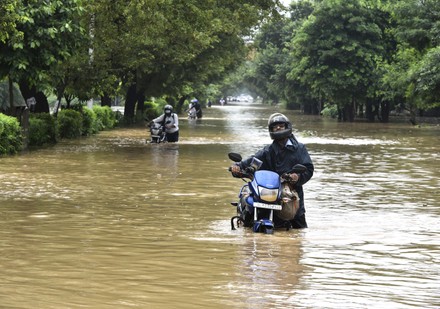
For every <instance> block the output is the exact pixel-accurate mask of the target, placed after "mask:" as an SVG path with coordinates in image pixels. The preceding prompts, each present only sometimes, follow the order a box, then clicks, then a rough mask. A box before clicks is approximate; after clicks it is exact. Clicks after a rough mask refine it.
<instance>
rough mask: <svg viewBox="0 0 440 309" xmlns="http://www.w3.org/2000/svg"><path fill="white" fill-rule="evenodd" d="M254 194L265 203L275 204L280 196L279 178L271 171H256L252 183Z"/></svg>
mask: <svg viewBox="0 0 440 309" xmlns="http://www.w3.org/2000/svg"><path fill="white" fill-rule="evenodd" d="M252 187H253V189H254V192H257V193H258V195H259V197H260V199H261V200H263V201H266V202H275V201H276V200H277V199H278V198H279V195H280V187H281V183H280V176H278V174H277V173H275V172H272V171H257V172H255V175H254V180H253V181H252Z"/></svg>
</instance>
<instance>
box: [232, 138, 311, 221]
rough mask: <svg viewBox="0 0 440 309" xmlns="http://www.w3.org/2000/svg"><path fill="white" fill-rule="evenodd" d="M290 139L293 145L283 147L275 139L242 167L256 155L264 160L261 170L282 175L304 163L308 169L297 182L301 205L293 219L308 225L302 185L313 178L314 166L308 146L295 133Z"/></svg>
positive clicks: (243, 165) (245, 162)
mask: <svg viewBox="0 0 440 309" xmlns="http://www.w3.org/2000/svg"><path fill="white" fill-rule="evenodd" d="M289 140H290V142H291V143H292V145H287V146H285V147H281V146H280V145H279V144H278V143H277V142H276V141H274V142H273V143H272V144H270V145H267V146H265V147H264V148H263V149H261V150H259V151H258V152H257V153H256V154H255V155H254V156H251V157H249V158H247V159H245V160H242V161H241V162H240V163H239V164H240V167H241V168H242V169H245V168H246V167H249V165H250V164H251V161H252V158H253V157H256V158H257V159H259V160H261V161H262V162H263V164H262V165H261V167H260V170H269V171H274V172H276V173H277V174H278V175H280V176H281V175H282V174H284V173H290V172H291V170H292V168H293V166H294V165H295V164H302V165H304V166H305V167H306V168H307V171H306V172H304V173H302V174H300V175H299V179H298V182H297V183H296V184H295V190H296V192H297V193H298V195H299V198H300V207H299V209H298V212H297V213H296V215H295V218H294V219H293V221H297V222H299V223H298V224H299V227H307V223H306V222H305V217H304V214H305V212H306V210H305V207H304V192H303V187H302V186H303V185H304V184H305V183H306V182H307V181H309V180H310V178H312V176H313V171H314V166H313V163H312V159H311V158H310V155H309V153H308V151H307V148H306V146H305V145H304V144H302V143H300V142H298V141H297V140H296V138H295V137H294V136H293V135H291V136H290V137H289ZM301 217H302V218H303V219H302V220H300V218H301ZM301 221H304V223H303V224H301V223H300V222H301ZM304 225H305V226H304Z"/></svg>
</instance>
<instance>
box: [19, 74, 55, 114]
mask: <svg viewBox="0 0 440 309" xmlns="http://www.w3.org/2000/svg"><path fill="white" fill-rule="evenodd" d="M19 86H20V91H21V94H22V95H23V97H24V99H25V100H26V101H27V100H28V99H30V98H34V99H35V101H36V102H35V105H32V106H29V108H30V110H31V112H34V113H49V102H48V101H47V97H46V95H45V94H44V93H43V92H41V91H37V89H36V87H35V86H32V87H31V86H30V85H29V83H28V82H27V81H23V80H22V81H20V82H19Z"/></svg>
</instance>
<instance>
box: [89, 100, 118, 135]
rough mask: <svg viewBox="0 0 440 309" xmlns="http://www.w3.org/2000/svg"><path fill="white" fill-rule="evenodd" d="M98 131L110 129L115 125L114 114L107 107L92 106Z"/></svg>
mask: <svg viewBox="0 0 440 309" xmlns="http://www.w3.org/2000/svg"><path fill="white" fill-rule="evenodd" d="M93 112H94V113H95V114H96V121H97V128H98V130H99V131H102V130H106V129H112V128H114V127H115V126H116V125H117V121H116V114H115V113H114V112H113V111H112V109H111V108H110V107H109V106H97V105H95V106H93Z"/></svg>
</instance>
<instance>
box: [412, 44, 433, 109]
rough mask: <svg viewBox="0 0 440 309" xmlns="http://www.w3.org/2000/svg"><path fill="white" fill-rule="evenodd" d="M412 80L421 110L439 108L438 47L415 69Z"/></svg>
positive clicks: (431, 50) (429, 52)
mask: <svg viewBox="0 0 440 309" xmlns="http://www.w3.org/2000/svg"><path fill="white" fill-rule="evenodd" d="M411 77H412V80H413V81H414V84H415V89H414V92H415V94H416V95H417V96H420V98H421V103H420V104H419V105H418V106H419V107H420V108H423V109H430V108H434V107H438V106H440V46H438V47H436V48H432V49H430V50H429V51H428V53H427V54H426V55H425V56H424V57H423V58H422V60H421V61H420V62H419V63H418V65H417V67H415V69H414V71H413V74H412V76H411Z"/></svg>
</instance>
